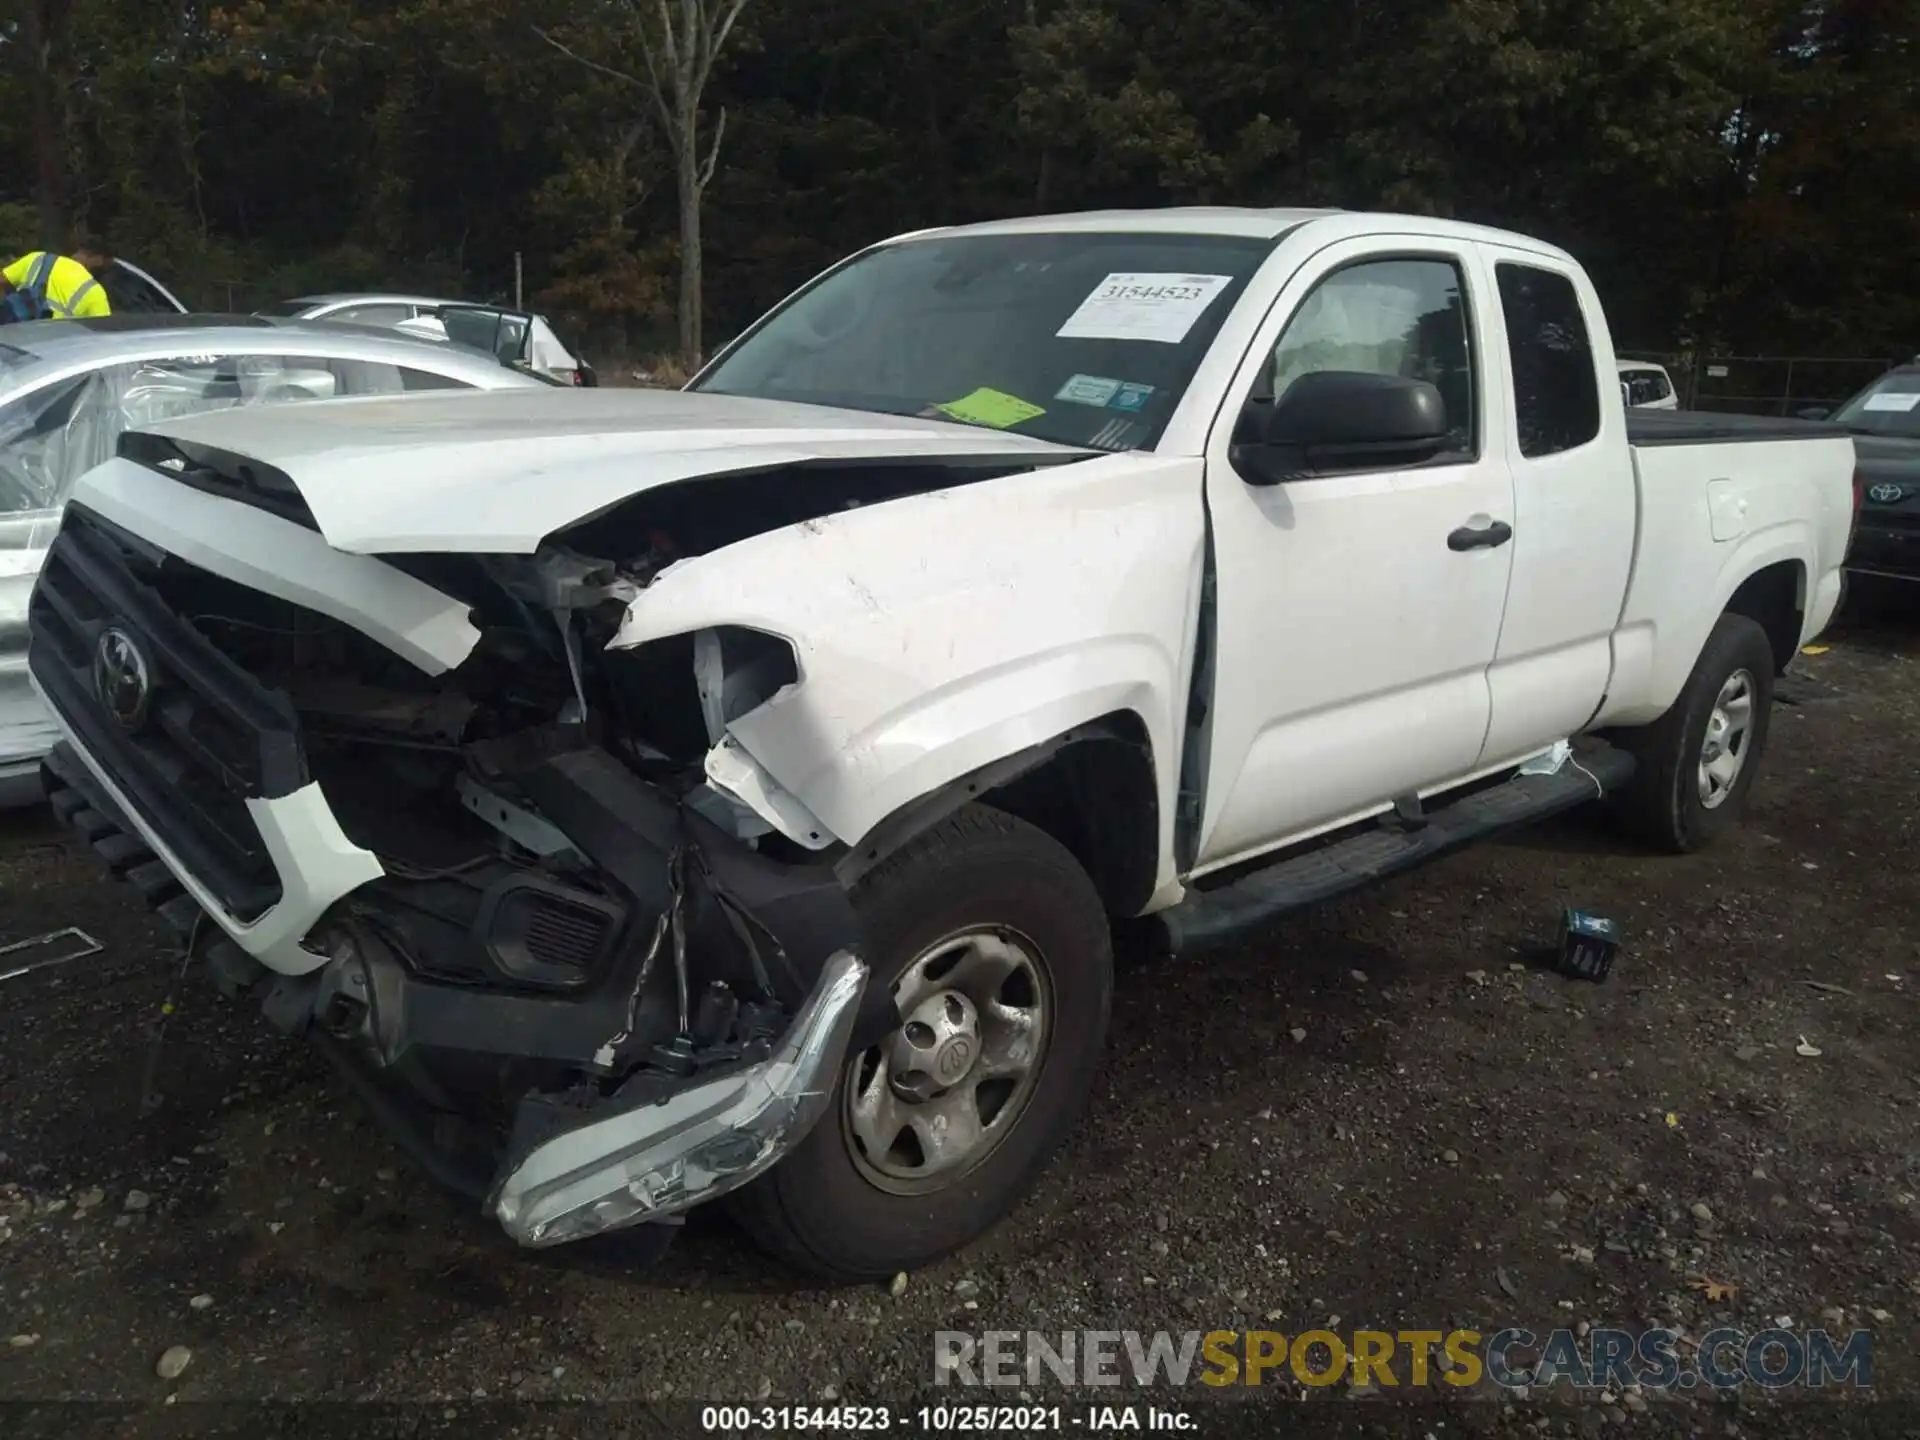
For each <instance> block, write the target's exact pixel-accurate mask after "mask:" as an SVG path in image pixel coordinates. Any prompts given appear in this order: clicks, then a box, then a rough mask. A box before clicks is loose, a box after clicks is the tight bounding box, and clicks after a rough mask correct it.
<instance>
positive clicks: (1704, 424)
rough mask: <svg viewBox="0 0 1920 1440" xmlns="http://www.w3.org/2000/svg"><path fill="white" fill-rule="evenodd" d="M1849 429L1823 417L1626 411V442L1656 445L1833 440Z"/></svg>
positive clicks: (1682, 411)
mask: <svg viewBox="0 0 1920 1440" xmlns="http://www.w3.org/2000/svg"><path fill="white" fill-rule="evenodd" d="M1846 433H1847V432H1846V431H1844V430H1842V429H1841V428H1840V427H1839V426H1837V425H1829V424H1828V423H1827V422H1826V421H1824V420H1797V419H1791V418H1788V417H1786V416H1781V415H1735V414H1721V413H1719V412H1718V411H1712V410H1641V409H1629V410H1628V411H1627V443H1628V444H1630V445H1634V446H1637V447H1640V448H1642V449H1645V448H1647V447H1649V446H1653V445H1732V444H1738V443H1740V442H1742V441H1752V440H1834V439H1842V438H1844V437H1845V436H1846Z"/></svg>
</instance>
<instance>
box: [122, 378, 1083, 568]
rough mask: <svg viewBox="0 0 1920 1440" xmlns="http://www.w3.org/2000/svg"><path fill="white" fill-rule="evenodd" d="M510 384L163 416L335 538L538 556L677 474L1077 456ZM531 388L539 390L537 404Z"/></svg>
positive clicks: (1040, 447) (797, 408)
mask: <svg viewBox="0 0 1920 1440" xmlns="http://www.w3.org/2000/svg"><path fill="white" fill-rule="evenodd" d="M562 393H563V395H564V403H563V404H562V405H558V406H556V405H554V404H552V403H551V392H549V391H547V390H545V389H542V390H537V391H525V392H521V391H507V392H501V393H498V394H494V395H490V396H489V397H488V399H487V403H486V405H485V406H484V407H482V406H475V405H470V404H461V403H460V398H461V397H459V396H457V395H452V394H446V395H442V394H421V395H410V396H407V397H405V398H404V399H402V400H400V401H397V402H396V401H391V400H387V399H385V398H375V399H371V400H365V401H361V400H346V401H339V402H335V403H334V404H332V405H331V406H330V407H329V409H330V410H332V412H333V413H332V414H331V415H329V416H324V417H319V418H316V417H315V416H314V415H313V414H312V413H311V411H309V412H308V413H305V414H302V413H300V412H298V411H294V410H291V407H289V410H288V412H285V413H282V412H276V418H275V420H274V422H273V423H263V422H259V421H257V420H254V419H253V418H252V417H251V416H250V415H249V414H247V413H246V412H238V413H232V412H229V413H224V414H222V415H221V416H220V417H219V418H220V420H222V421H224V422H225V423H222V424H204V423H201V420H200V419H199V418H198V417H196V418H190V419H184V420H180V421H175V422H170V423H167V424H162V425H156V426H153V427H151V433H153V434H156V435H163V436H165V437H167V438H168V439H171V440H176V441H185V442H188V443H204V444H206V445H208V446H210V447H213V448H217V449H220V450H223V451H227V452H231V453H234V454H238V455H244V456H245V457H246V458H247V459H248V460H249V461H252V462H255V463H257V464H261V465H267V466H271V467H273V468H274V469H276V470H279V471H282V472H283V473H285V474H288V475H290V476H292V477H293V478H294V479H295V480H296V482H297V483H298V485H299V487H300V493H301V496H302V498H304V499H305V500H306V502H307V505H308V507H309V508H310V509H311V510H312V512H313V517H314V520H315V522H316V523H317V524H318V525H319V527H320V533H321V534H322V535H324V536H325V537H326V540H327V543H328V544H329V545H331V546H333V548H334V549H336V550H345V551H349V552H352V553H356V554H364V555H375V554H394V553H404V552H409V551H419V552H452V553H479V554H497V555H530V554H532V553H533V552H534V551H535V550H537V549H538V548H539V547H540V542H541V541H542V540H544V539H545V538H546V537H547V536H549V535H552V534H553V533H554V532H556V531H559V530H564V529H565V528H567V527H568V526H569V525H573V524H576V523H578V522H579V521H581V520H584V519H586V518H588V517H589V516H591V515H594V514H596V513H598V512H599V511H602V510H605V509H606V508H608V507H609V506H611V505H615V504H617V503H619V502H621V501H624V500H630V499H632V498H633V497H634V496H636V495H639V494H642V493H644V492H645V491H648V490H652V489H655V488H657V487H659V486H662V485H668V484H671V483H673V482H674V481H678V480H690V479H695V478H698V477H700V476H705V475H719V474H725V473H729V472H738V471H745V470H771V469H775V468H778V467H780V466H784V465H798V464H807V463H810V462H821V461H836V460H855V461H868V460H887V459H903V460H927V459H937V458H940V457H942V456H951V457H956V458H959V457H982V456H996V455H1003V456H1007V457H1009V458H1018V457H1021V456H1034V457H1046V456H1055V457H1057V456H1062V455H1071V454H1073V453H1074V452H1073V451H1072V450H1071V448H1069V447H1067V446H1063V445H1054V444H1050V443H1048V442H1046V441H1043V440H1034V439H1030V438H1027V437H1023V436H1018V435H1008V434H1003V433H1000V432H996V431H991V430H982V429H980V428H979V427H977V426H968V425H961V424H958V423H956V422H954V421H950V420H923V419H918V418H915V417H911V416H902V415H873V414H868V413H866V412H863V411H852V410H831V409H826V408H823V407H821V406H818V405H794V404H787V403H783V402H781V401H775V400H746V399H739V398H736V397H732V396H718V395H689V394H686V393H683V392H681V391H678V390H582V391H566V392H562ZM528 397H532V399H533V401H534V403H532V404H528V403H525V402H526V400H527V399H528Z"/></svg>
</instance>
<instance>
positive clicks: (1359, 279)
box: [1192, 236, 1514, 872]
mask: <svg viewBox="0 0 1920 1440" xmlns="http://www.w3.org/2000/svg"><path fill="white" fill-rule="evenodd" d="M1490 284H1491V282H1490V280H1489V279H1488V278H1487V275H1486V272H1485V269H1484V264H1483V261H1482V259H1481V257H1480V255H1479V254H1478V251H1477V250H1476V248H1475V247H1474V246H1472V245H1471V244H1467V243H1460V244H1450V243H1443V242H1437V241H1435V240H1434V239H1433V238H1432V237H1425V236H1423V237H1419V238H1417V239H1416V238H1414V237H1409V238H1408V240H1407V242H1406V245H1405V247H1404V248H1394V249H1392V250H1390V251H1386V252H1385V253H1383V247H1382V244H1381V237H1378V236H1375V237H1369V238H1367V239H1365V240H1355V241H1349V242H1345V243H1343V244H1338V245H1333V246H1330V247H1328V248H1326V249H1324V250H1322V251H1320V252H1319V253H1318V254H1315V255H1313V256H1312V257H1311V258H1310V259H1309V260H1308V261H1307V263H1306V265H1304V266H1303V267H1302V268H1301V270H1300V271H1299V272H1298V273H1296V274H1295V275H1294V277H1293V278H1292V279H1291V280H1290V281H1289V282H1288V283H1287V285H1286V287H1285V289H1284V290H1283V291H1282V292H1281V295H1280V297H1279V300H1278V301H1277V302H1276V304H1275V306H1274V308H1273V310H1272V311H1271V312H1270V313H1269V315H1268V316H1267V319H1266V320H1265V322H1264V323H1263V324H1262V326H1261V329H1260V331H1259V333H1258V335H1257V337H1256V340H1255V343H1254V345H1253V347H1252V349H1251V351H1250V352H1249V354H1248V355H1247V357H1246V359H1245V361H1244V363H1243V366H1242V369H1241V372H1240V374H1239V376H1238V377H1237V379H1236V382H1235V385H1234V387H1233V388H1232V389H1231V390H1230V391H1229V392H1228V405H1227V409H1226V411H1225V412H1224V413H1223V414H1222V415H1221V416H1220V417H1219V418H1218V419H1217V420H1216V422H1215V424H1214V426H1213V431H1212V434H1211V437H1210V439H1209V443H1208V450H1207V479H1206V485H1207V505H1208V510H1209V513H1210V518H1211V522H1212V540H1213V547H1214V563H1215V580H1216V587H1217V588H1216V596H1215V606H1216V635H1217V637H1218V647H1217V651H1216V655H1215V659H1214V693H1213V703H1212V706H1211V716H1210V721H1209V723H1210V726H1211V736H1210V742H1209V746H1208V762H1207V776H1206V785H1205V806H1204V810H1203V812H1202V818H1201V824H1200V828H1199V832H1198V835H1197V840H1196V845H1195V853H1194V855H1193V858H1192V870H1194V871H1196V872H1204V871H1206V870H1209V869H1218V868H1221V867H1224V866H1227V865H1230V864H1233V863H1234V862H1235V861H1237V860H1241V859H1245V858H1248V857H1250V856H1253V855H1256V854H1258V853H1259V852H1261V851H1262V850H1266V849H1270V848H1273V847H1276V846H1279V845H1283V844H1286V843H1289V842H1292V841H1296V840H1301V839H1305V838H1307V837H1308V836H1310V835H1313V834H1315V833H1318V832H1320V831H1324V830H1328V829H1332V828H1335V827H1337V826H1338V825H1341V824H1343V823H1347V822H1349V821H1352V820H1355V819H1359V818H1361V817H1363V816H1365V815H1368V814H1372V813H1376V812H1378V811H1380V810H1383V809H1386V808H1388V807H1389V806H1391V805H1392V803H1393V801H1394V800H1395V799H1396V798H1397V797H1400V796H1403V795H1408V794H1412V793H1417V792H1423V791H1431V790H1435V789H1439V788H1441V787H1443V786H1444V785H1445V784H1447V783H1449V782H1452V781H1455V780H1458V779H1461V778H1463V777H1465V776H1466V775H1468V774H1469V773H1470V772H1471V771H1472V770H1473V768H1474V765H1475V763H1476V762H1477V761H1478V760H1479V758H1480V754H1481V750H1482V747H1483V745H1484V743H1485V740H1486V735H1487V726H1488V720H1489V717H1490V713H1491V702H1490V693H1489V686H1488V676H1487V671H1488V667H1489V666H1490V665H1491V664H1492V661H1493V658H1494V652H1495V649H1496V647H1497V645H1498V643H1499V638H1500V625H1501V617H1502V613H1503V610H1504V608H1505V604H1506V594H1507V579H1508V574H1509V571H1510V569H1511V563H1512V547H1511V545H1510V544H1507V543H1504V542H1493V543H1485V542H1475V543H1473V544H1472V545H1471V546H1470V547H1469V548H1460V546H1461V544H1462V540H1461V536H1459V535H1456V533H1455V532H1462V534H1465V533H1466V532H1468V531H1472V532H1476V533H1478V534H1480V535H1482V536H1497V535H1498V534H1499V533H1500V526H1501V525H1502V524H1504V525H1505V526H1508V527H1510V526H1511V525H1512V523H1513V518H1514V505H1513V485H1512V480H1511V476H1510V474H1509V470H1508V462H1507V458H1506V447H1505V446H1504V445H1503V444H1502V443H1501V440H1500V437H1501V436H1502V435H1503V434H1504V433H1505V427H1506V424H1507V421H1506V415H1505V400H1504V398H1503V396H1502V394H1501V392H1500V390H1499V387H1496V386H1494V385H1492V384H1490V383H1489V380H1488V371H1487V362H1486V356H1485V352H1484V347H1483V346H1482V345H1481V343H1480V336H1481V331H1480V328H1479V327H1480V326H1481V324H1482V323H1483V317H1485V316H1488V315H1492V314H1495V313H1497V312H1496V309H1495V307H1494V305H1493V303H1492V301H1491V298H1490V296H1491V291H1490ZM1326 370H1339V371H1362V372H1368V373H1373V374H1382V375H1396V376H1402V377H1405V378H1410V379H1420V380H1427V381H1430V382H1431V383H1433V384H1434V385H1435V386H1436V387H1437V388H1438V389H1439V391H1440V394H1441V397H1442V399H1443V401H1444V402H1445V406H1446V411H1447V421H1448V432H1449V433H1448V440H1447V444H1446V446H1445V448H1444V449H1443V450H1442V452H1441V453H1439V454H1437V455H1435V456H1434V457H1433V458H1432V459H1431V460H1428V461H1425V462H1422V463H1419V464H1415V465H1411V466H1408V465H1406V464H1405V463H1404V462H1399V463H1390V464H1385V465H1381V464H1380V462H1378V461H1375V462H1372V463H1371V464H1369V463H1359V464H1354V465H1349V466H1346V467H1344V468H1338V469H1330V470H1324V471H1317V472H1314V473H1305V474H1300V475H1298V476H1297V477H1294V478H1288V479H1286V480H1284V481H1283V482H1282V483H1277V484H1261V483H1254V482H1250V479H1249V476H1248V475H1247V474H1244V473H1242V471H1241V470H1240V469H1237V468H1236V466H1235V464H1234V454H1235V451H1234V444H1233V442H1234V438H1235V430H1236V427H1237V424H1238V421H1239V417H1240V415H1241V413H1242V411H1243V410H1244V409H1245V407H1246V405H1247V402H1249V401H1252V402H1254V404H1255V405H1256V406H1258V405H1259V404H1261V403H1263V401H1266V400H1267V397H1271V396H1279V395H1284V394H1285V392H1286V389H1287V387H1288V386H1289V385H1290V384H1292V383H1293V382H1294V381H1295V380H1297V379H1298V378H1299V377H1300V376H1301V375H1304V374H1308V373H1311V372H1314V371H1326ZM1376 467H1377V468H1376Z"/></svg>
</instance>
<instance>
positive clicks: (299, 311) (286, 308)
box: [253, 300, 313, 320]
mask: <svg viewBox="0 0 1920 1440" xmlns="http://www.w3.org/2000/svg"><path fill="white" fill-rule="evenodd" d="M312 308H313V301H311V300H277V301H275V302H274V303H273V304H271V305H262V306H261V307H260V308H259V309H258V310H256V311H254V312H253V313H254V314H256V315H269V316H272V317H273V318H275V319H277V320H293V319H297V318H298V317H300V316H302V315H304V314H306V313H307V311H309V310H311V309H312Z"/></svg>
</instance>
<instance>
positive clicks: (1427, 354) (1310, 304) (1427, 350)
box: [1267, 259, 1476, 455]
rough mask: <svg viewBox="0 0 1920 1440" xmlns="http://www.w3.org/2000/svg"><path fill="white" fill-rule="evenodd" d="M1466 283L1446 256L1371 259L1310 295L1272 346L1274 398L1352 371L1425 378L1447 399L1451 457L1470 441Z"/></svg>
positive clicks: (1470, 369) (1339, 273) (1471, 399)
mask: <svg viewBox="0 0 1920 1440" xmlns="http://www.w3.org/2000/svg"><path fill="white" fill-rule="evenodd" d="M1471 324H1472V322H1471V318H1470V317H1469V316H1468V314H1467V302H1466V286H1465V285H1464V284H1463V283H1462V281H1461V278H1460V269H1459V267H1458V266H1457V265H1455V264H1454V263H1453V262H1452V261H1450V260H1412V259H1409V260H1369V261H1366V262H1363V263H1361V264H1358V265H1350V266H1348V267H1347V268H1346V269H1344V270H1336V271H1335V272H1334V273H1333V274H1331V275H1329V276H1328V277H1327V278H1326V279H1324V280H1322V281H1321V282H1320V284H1319V285H1318V286H1317V287H1316V288H1315V289H1314V291H1313V293H1312V294H1310V295H1308V296H1307V298H1306V300H1305V301H1304V302H1303V303H1302V304H1301V306H1300V308H1299V309H1298V310H1297V311H1295V312H1294V316H1293V318H1292V319H1291V320H1289V321H1288V322H1287V328H1286V330H1285V332H1283V333H1282V335H1281V336H1280V341H1279V343H1278V344H1277V345H1275V346H1274V350H1273V359H1272V363H1271V365H1270V366H1269V368H1268V374H1267V378H1268V380H1269V382H1270V383H1271V385H1272V394H1273V398H1275V399H1276V400H1277V399H1279V398H1280V397H1281V396H1283V395H1285V394H1286V393H1287V387H1288V386H1289V385H1291V384H1293V382H1294V381H1296V380H1298V379H1299V378H1300V377H1301V376H1302V375H1311V374H1315V373H1318V372H1320V371H1323V370H1355V371H1362V372H1364V373H1366V374H1369V375H1398V376H1401V377H1402V378H1404V379H1409V380H1426V381H1430V382H1431V383H1432V384H1433V385H1434V386H1435V387H1436V388H1437V389H1438V390H1439V391H1440V398H1441V399H1442V400H1444V401H1445V402H1446V406H1447V424H1448V427H1449V428H1450V429H1451V431H1452V433H1453V437H1454V443H1453V445H1452V446H1451V447H1450V448H1451V449H1452V451H1453V452H1455V453H1456V454H1467V455H1470V454H1472V453H1473V452H1474V449H1475V444H1476V434H1475V413H1474V409H1475V407H1474V390H1473V345H1472V340H1471V336H1472V333H1473V332H1472V329H1471Z"/></svg>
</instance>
